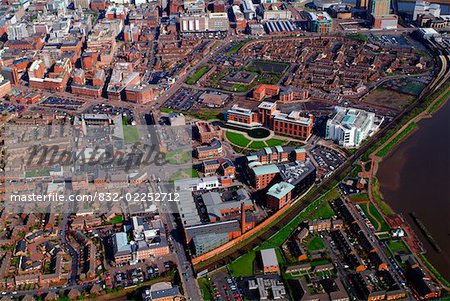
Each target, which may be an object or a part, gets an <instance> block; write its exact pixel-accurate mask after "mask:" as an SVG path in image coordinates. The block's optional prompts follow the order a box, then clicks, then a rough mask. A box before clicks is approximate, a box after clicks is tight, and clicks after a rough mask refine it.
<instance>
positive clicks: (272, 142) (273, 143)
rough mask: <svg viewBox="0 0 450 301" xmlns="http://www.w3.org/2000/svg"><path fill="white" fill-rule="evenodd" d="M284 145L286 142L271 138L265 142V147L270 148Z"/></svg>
mask: <svg viewBox="0 0 450 301" xmlns="http://www.w3.org/2000/svg"><path fill="white" fill-rule="evenodd" d="M285 143H286V141H284V140H281V139H276V138H271V139H269V140H266V144H267V146H270V147H273V146H277V145H283V144H285Z"/></svg>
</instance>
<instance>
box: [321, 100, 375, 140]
mask: <svg viewBox="0 0 450 301" xmlns="http://www.w3.org/2000/svg"><path fill="white" fill-rule="evenodd" d="M335 112H336V114H335V115H334V117H333V118H331V119H329V120H328V121H327V128H326V136H325V138H326V139H331V140H333V141H335V142H336V143H338V144H339V145H341V146H344V147H358V146H359V145H360V144H361V142H362V141H363V140H364V139H365V138H367V137H369V136H371V135H372V134H373V133H374V132H375V130H376V129H377V127H376V126H375V113H371V112H366V111H364V110H360V109H353V108H344V107H335Z"/></svg>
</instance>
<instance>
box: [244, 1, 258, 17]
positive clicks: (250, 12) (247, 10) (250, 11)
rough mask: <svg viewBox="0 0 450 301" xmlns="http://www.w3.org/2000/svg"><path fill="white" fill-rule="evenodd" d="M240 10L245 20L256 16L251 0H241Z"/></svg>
mask: <svg viewBox="0 0 450 301" xmlns="http://www.w3.org/2000/svg"><path fill="white" fill-rule="evenodd" d="M241 3H242V11H243V12H244V17H245V19H247V20H253V19H254V18H255V17H256V9H255V6H254V5H253V2H252V0H242V2H241Z"/></svg>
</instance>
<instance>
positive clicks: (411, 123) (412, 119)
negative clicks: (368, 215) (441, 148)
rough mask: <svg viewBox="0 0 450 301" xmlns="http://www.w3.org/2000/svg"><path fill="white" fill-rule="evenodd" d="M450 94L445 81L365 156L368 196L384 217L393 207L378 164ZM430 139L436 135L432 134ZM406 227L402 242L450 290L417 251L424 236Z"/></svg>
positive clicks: (392, 182)
mask: <svg viewBox="0 0 450 301" xmlns="http://www.w3.org/2000/svg"><path fill="white" fill-rule="evenodd" d="M449 95H450V85H449V84H447V85H445V86H444V87H443V88H441V89H440V90H439V92H438V93H435V95H433V98H432V99H430V100H429V101H427V102H425V103H426V106H422V108H421V111H420V112H416V113H417V114H416V115H413V116H408V118H407V119H406V122H404V123H402V125H401V126H399V127H398V128H396V129H395V131H392V132H391V133H390V135H387V137H386V138H385V139H383V141H381V143H379V144H378V145H377V147H374V148H372V149H371V152H370V154H369V156H368V159H369V160H370V164H371V168H370V171H369V172H368V173H367V176H368V179H369V197H370V200H371V202H372V203H373V204H374V205H375V206H377V207H378V209H379V211H381V212H382V213H383V215H385V217H386V218H387V219H389V216H391V215H392V214H393V212H392V213H391V211H392V210H391V209H390V206H389V205H388V204H386V202H385V201H384V199H383V196H382V194H381V190H380V187H379V182H378V179H377V178H376V175H377V172H378V169H379V164H380V163H381V161H382V160H383V159H384V158H387V157H388V155H389V154H391V153H392V152H393V151H395V149H396V148H397V147H398V146H399V145H400V144H401V143H402V142H403V141H404V140H405V139H406V138H407V137H409V136H410V135H411V134H412V133H414V132H415V131H416V130H417V124H418V122H419V121H421V120H422V119H425V118H429V117H431V116H432V114H434V113H436V112H438V111H439V109H440V108H442V107H444V106H445V104H446V103H447V100H448V98H449ZM433 138H435V136H434V137H433ZM427 145H429V144H427ZM420 157H421V158H424V154H420ZM402 158H403V157H402ZM399 161H401V160H399ZM397 163H398V164H397V168H394V170H392V169H391V171H390V173H397V175H398V168H400V166H401V165H403V164H404V162H397ZM447 176H448V175H447ZM389 182H390V185H392V187H391V188H392V190H395V189H397V188H398V187H399V185H400V178H399V177H398V178H393V177H392V176H391V178H390V181H389ZM421 189H422V188H421ZM408 201H409V200H408ZM385 205H386V206H388V208H389V209H390V210H386V208H387V207H386V208H383V207H384V206H385ZM383 209H384V210H383ZM444 211H445V210H444ZM407 229H408V230H407V239H405V241H406V242H407V243H408V245H409V247H410V249H411V250H413V251H414V255H415V257H416V259H417V260H418V261H419V262H420V263H421V264H422V266H423V267H424V268H425V269H426V270H427V271H428V273H429V274H430V275H433V276H434V278H435V280H436V281H437V282H438V283H439V284H440V285H441V286H442V287H443V288H445V289H446V290H450V285H449V282H448V281H447V280H446V279H445V278H444V277H443V276H442V275H441V274H440V273H439V272H438V270H437V269H436V268H435V267H434V266H432V264H431V263H430V262H429V261H428V260H427V259H426V258H425V255H424V254H423V252H421V251H420V248H421V245H422V241H423V237H422V238H421V239H419V238H417V236H416V235H417V233H415V231H413V230H411V229H410V228H409V227H408V228H407ZM442 231H445V230H442Z"/></svg>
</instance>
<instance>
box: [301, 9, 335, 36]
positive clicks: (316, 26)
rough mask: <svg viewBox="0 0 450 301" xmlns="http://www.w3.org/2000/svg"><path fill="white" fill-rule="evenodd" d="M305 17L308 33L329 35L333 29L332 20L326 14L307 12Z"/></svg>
mask: <svg viewBox="0 0 450 301" xmlns="http://www.w3.org/2000/svg"><path fill="white" fill-rule="evenodd" d="M307 16H308V28H309V30H310V31H312V32H318V33H329V32H330V31H331V30H332V29H333V19H332V18H331V17H330V15H329V14H328V13H327V12H308V15H307Z"/></svg>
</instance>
